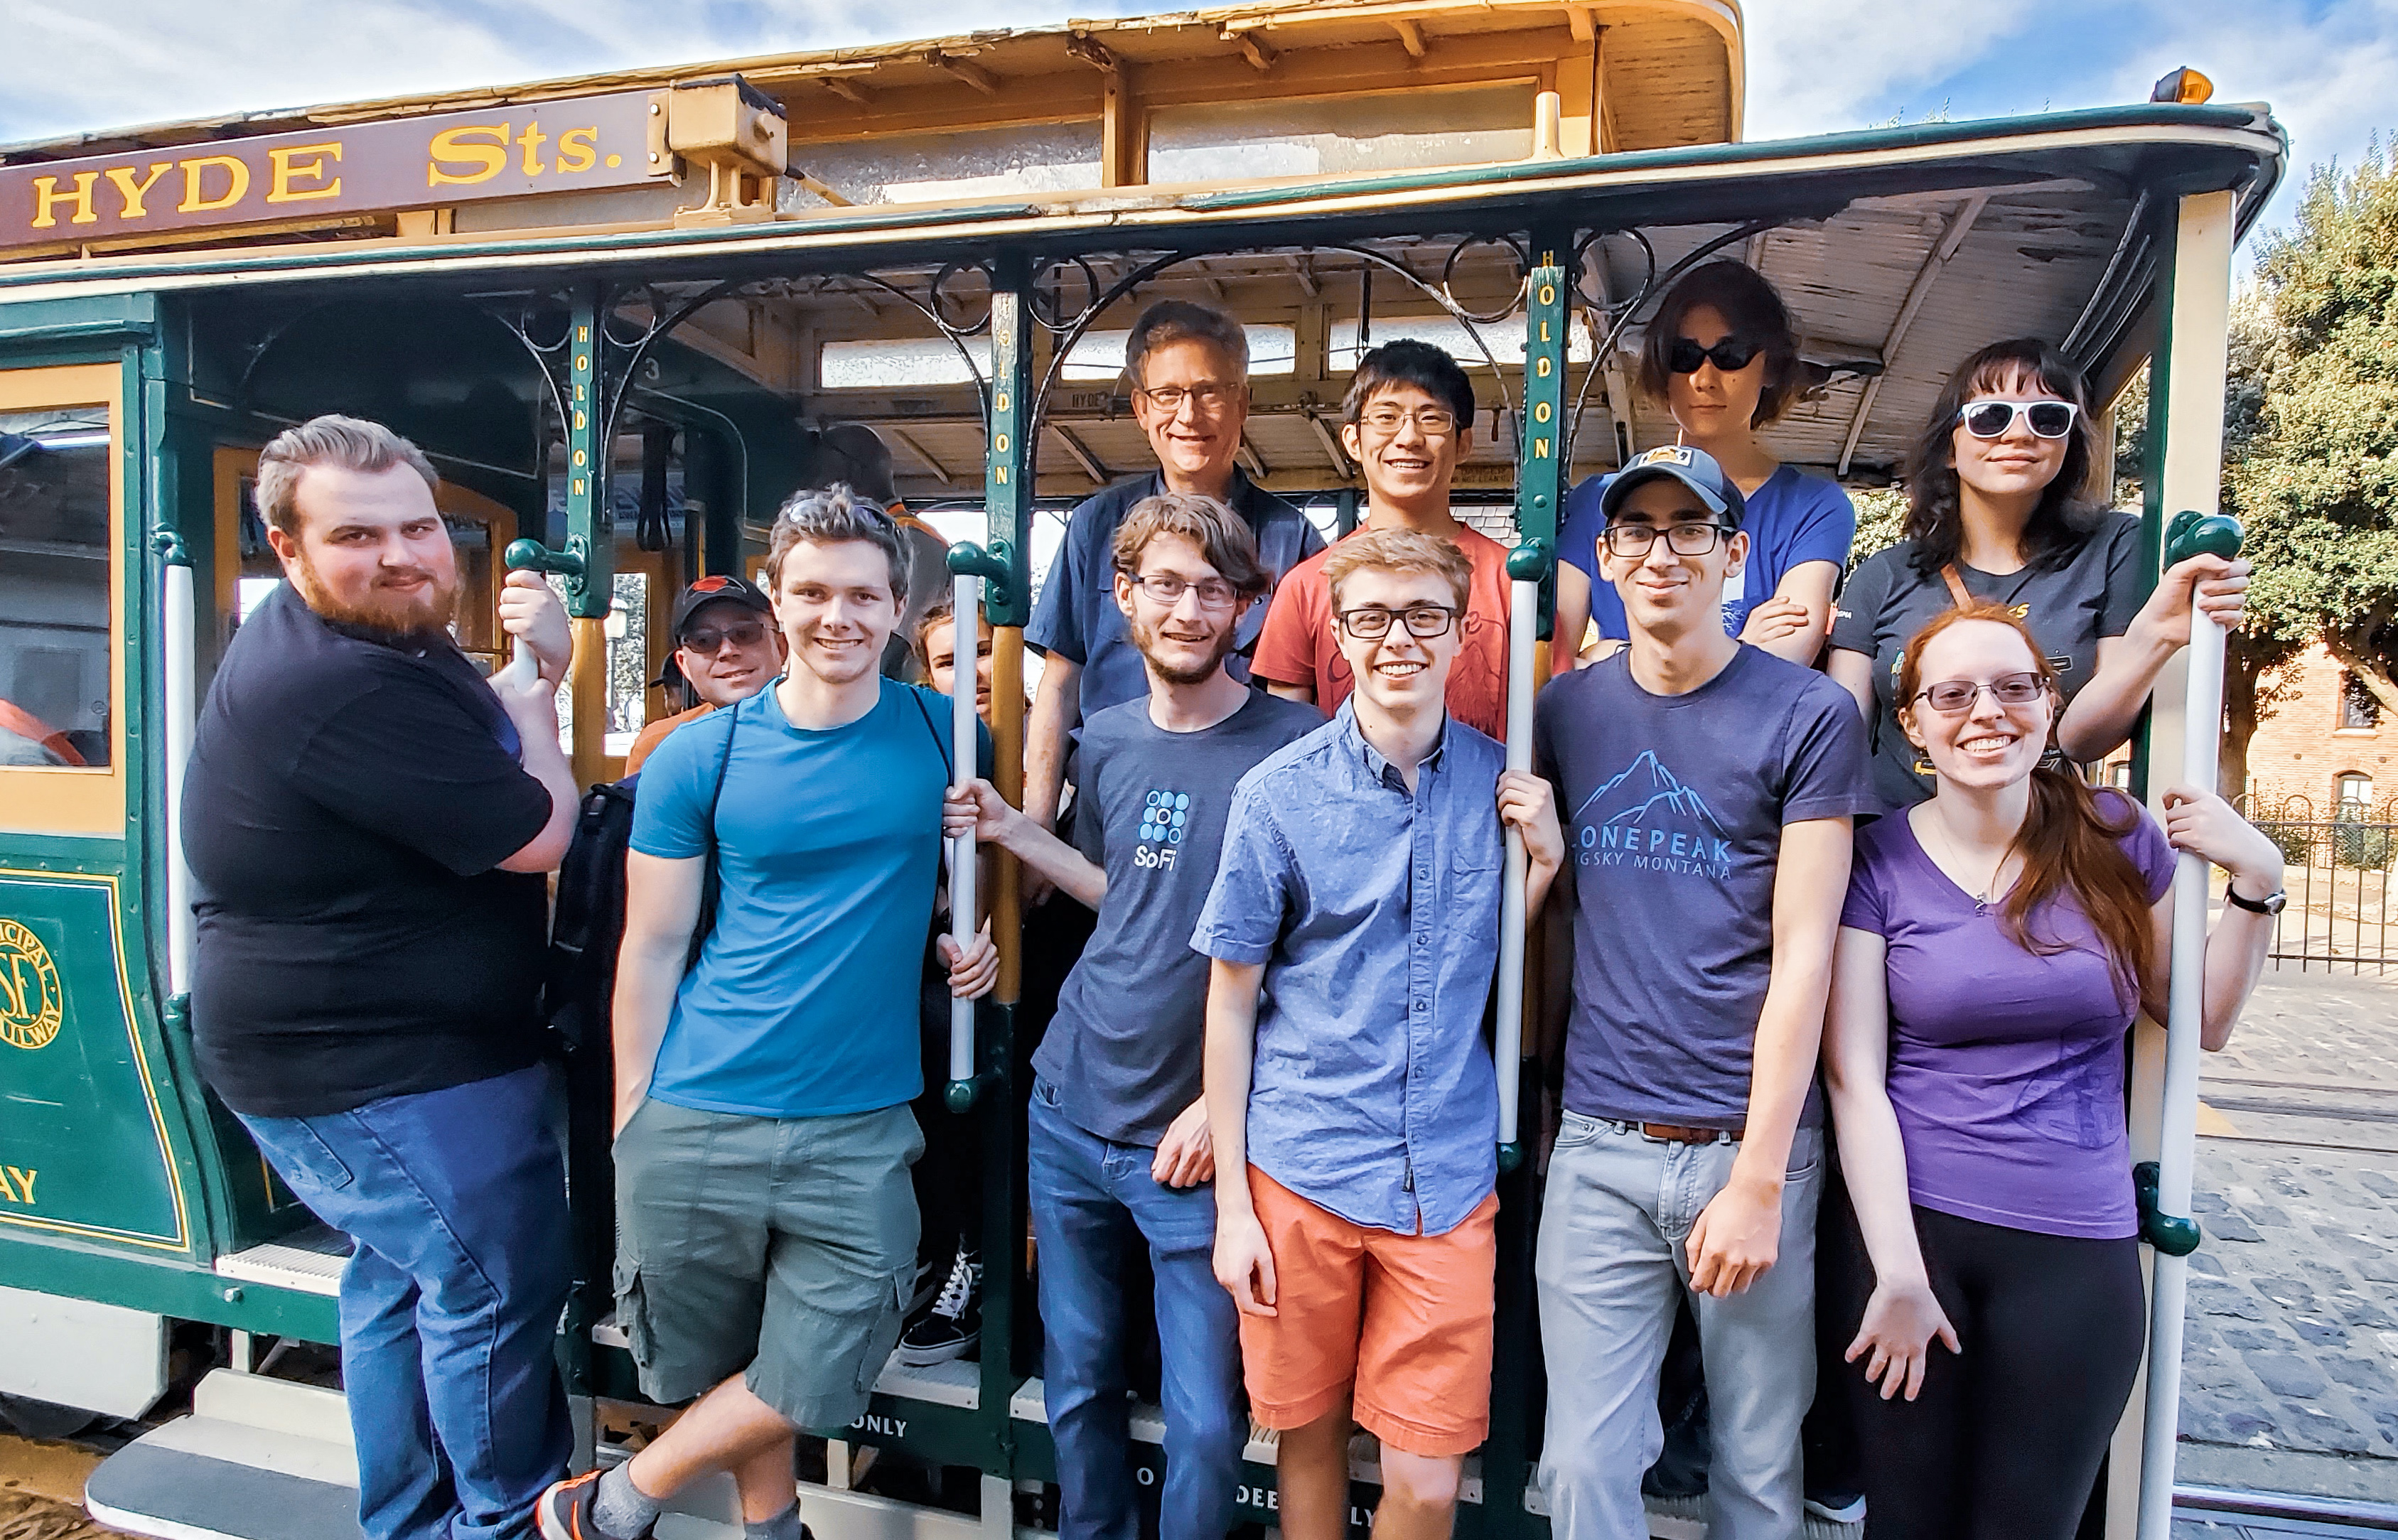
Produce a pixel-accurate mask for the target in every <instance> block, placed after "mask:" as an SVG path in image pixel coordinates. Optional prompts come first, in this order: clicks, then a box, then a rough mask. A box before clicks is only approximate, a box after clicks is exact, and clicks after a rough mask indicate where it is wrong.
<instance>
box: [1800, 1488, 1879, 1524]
mask: <svg viewBox="0 0 2398 1540" xmlns="http://www.w3.org/2000/svg"><path fill="white" fill-rule="evenodd" d="M1806 1506H1807V1511H1808V1512H1809V1513H1812V1514H1813V1515H1814V1516H1815V1517H1816V1518H1818V1519H1821V1520H1825V1522H1826V1523H1832V1524H1862V1523H1864V1522H1865V1519H1866V1494H1865V1493H1862V1492H1841V1491H1839V1490H1837V1489H1835V1490H1833V1491H1829V1492H1811V1493H1808V1494H1807V1504H1806Z"/></svg>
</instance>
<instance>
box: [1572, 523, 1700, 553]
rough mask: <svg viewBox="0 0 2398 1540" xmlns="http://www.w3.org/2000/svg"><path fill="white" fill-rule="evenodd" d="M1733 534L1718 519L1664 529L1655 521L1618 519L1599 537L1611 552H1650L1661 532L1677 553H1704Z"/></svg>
mask: <svg viewBox="0 0 2398 1540" xmlns="http://www.w3.org/2000/svg"><path fill="white" fill-rule="evenodd" d="M1661 534H1662V535H1664V537H1665V548H1666V549H1667V550H1669V551H1672V552H1673V553H1674V554H1675V555H1676V556H1704V555H1706V554H1707V552H1709V551H1711V550H1713V549H1715V548H1716V545H1717V543H1718V541H1721V540H1724V539H1726V538H1728V537H1729V536H1730V535H1731V534H1732V532H1731V531H1730V530H1728V529H1726V528H1724V527H1723V526H1722V525H1721V524H1717V523H1705V524H1668V525H1666V526H1665V527H1664V529H1662V530H1661V529H1659V528H1658V527H1657V526H1656V525H1654V524H1634V523H1616V524H1610V525H1608V526H1607V528H1605V529H1603V530H1601V531H1599V533H1598V538H1599V543H1600V544H1601V545H1604V546H1605V547H1607V554H1608V555H1610V556H1622V557H1641V556H1646V555H1648V554H1649V550H1650V547H1652V546H1654V545H1656V544H1657V537H1658V536H1659V535H1661Z"/></svg>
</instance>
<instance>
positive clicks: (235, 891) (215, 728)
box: [183, 584, 549, 1117]
mask: <svg viewBox="0 0 2398 1540" xmlns="http://www.w3.org/2000/svg"><path fill="white" fill-rule="evenodd" d="M517 748H518V738H517V734H516V729H515V725H514V724H513V723H510V722H509V721H508V719H507V716H506V714H505V712H503V711H502V710H501V709H500V705H499V701H498V700H497V699H496V698H495V697H494V696H492V692H491V688H490V686H488V685H486V684H485V683H484V682H483V681H482V677H481V676H480V675H479V674H478V673H477V672H476V671H475V669H474V666H473V665H472V664H470V663H468V662H467V661H466V660H465V657H464V656H462V655H460V654H459V652H458V650H457V649H456V648H455V647H453V646H451V644H450V642H449V640H448V639H447V638H446V637H439V636H435V637H430V638H426V639H421V640H420V641H419V642H414V643H407V644H397V645H396V644H393V643H390V642H381V641H372V640H368V639H366V638H364V637H362V636H360V635H356V634H352V633H350V632H348V631H346V630H344V629H341V628H336V627H334V626H331V625H329V624H327V623H326V622H325V621H323V620H321V619H319V618H318V617H317V615H316V614H315V613H314V612H313V611H311V610H310V609H309V608H308V607H307V605H306V604H305V603H303V601H301V599H300V596H299V595H298V594H296V593H294V592H293V591H292V589H291V588H290V585H288V584H286V585H284V586H282V587H280V588H276V590H275V593H274V594H273V596H272V597H270V598H269V599H268V600H267V601H265V602H264V603H263V604H261V605H260V606H259V607H258V608H257V610H256V611H255V612H253V613H252V614H251V615H250V616H249V619H248V620H247V621H246V622H244V623H243V625H242V628H241V630H240V631H239V633H238V634H236V636H235V638H234V640H233V644H232V645H231V646H230V647H228V648H226V649H225V655H224V661H223V662H222V664H221V665H219V667H218V669H217V675H216V682H215V683H214V684H212V685H211V686H210V687H209V698H208V704H207V706H206V707H205V708H204V709H202V710H201V712H200V720H199V731H198V735H197V737H196V738H195V742H194V744H193V747H192V759H191V765H190V768H189V770H188V771H187V772H186V774H185V777H184V780H183V851H184V854H185V855H186V857H188V858H189V859H190V861H191V865H192V876H193V880H194V888H195V894H196V898H195V901H194V903H193V906H192V907H193V909H194V912H195V913H197V915H198V916H199V950H198V955H197V957H196V959H195V966H194V970H193V979H192V1033H193V1037H194V1040H195V1044H196V1045H197V1047H198V1049H199V1061H200V1069H201V1073H202V1074H205V1075H206V1076H207V1077H208V1081H209V1085H211V1086H213V1087H216V1090H217V1093H218V1094H219V1095H220V1096H222V1097H223V1098H224V1100H225V1101H226V1103H227V1104H228V1105H230V1106H232V1107H233V1109H234V1110H235V1111H236V1112H242V1113H248V1114H251V1115H253V1116H266V1117H308V1116H317V1115H320V1114H327V1113H335V1112H343V1111H346V1110H347V1109H349V1108H352V1107H356V1106H358V1105H361V1104H363V1103H365V1102H368V1101H376V1100H379V1099H381V1098H384V1097H389V1096H404V1095H409V1094H412V1093H414V1092H418V1091H429V1090H438V1089H441V1088H442V1087H448V1086H460V1085H465V1083H467V1082H468V1081H472V1080H482V1079H487V1078H489V1077H491V1076H492V1075H498V1074H508V1073H510V1072H512V1071H515V1070H519V1069H522V1068H524V1067H525V1066H527V1065H529V1064H531V1063H532V1062H534V1060H536V1059H538V1058H539V1057H540V1053H541V1035H540V1019H539V1004H540V1001H539V996H540V993H541V975H542V950H543V941H544V938H543V932H544V929H545V927H546V922H547V918H548V894H547V889H546V884H545V881H544V879H543V878H542V877H541V876H540V875H538V874H537V873H530V872H512V871H497V870H495V868H496V867H497V866H498V864H499V863H500V862H501V861H504V860H505V859H507V858H509V857H510V856H512V855H514V854H515V853H516V852H517V851H519V850H520V849H522V848H523V847H524V846H525V845H526V844H528V843H530V842H531V841H532V838H533V836H534V835H536V834H538V833H540V832H541V830H542V827H543V825H544V824H546V822H547V821H548V818H549V793H548V792H547V791H546V790H545V789H544V788H543V787H542V785H541V783H540V782H539V781H536V780H534V779H533V778H532V777H531V776H529V775H527V774H525V772H524V770H523V769H522V768H521V767H520V766H519V764H518V763H517V757H516V755H517Z"/></svg>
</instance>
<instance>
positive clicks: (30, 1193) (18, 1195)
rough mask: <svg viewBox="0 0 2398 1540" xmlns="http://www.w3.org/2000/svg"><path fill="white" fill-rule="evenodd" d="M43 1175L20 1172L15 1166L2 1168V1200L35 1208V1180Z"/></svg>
mask: <svg viewBox="0 0 2398 1540" xmlns="http://www.w3.org/2000/svg"><path fill="white" fill-rule="evenodd" d="M41 1174H42V1173H41V1172H39V1171H27V1170H20V1169H18V1168H17V1167H14V1166H0V1198H6V1199H7V1200H8V1201H9V1202H11V1203H21V1204H24V1205H25V1206H26V1207H27V1208H31V1207H33V1203H34V1178H35V1177H38V1176H40V1175H41ZM12 1183H13V1184H14V1185H13V1186H12V1185H11V1184H12Z"/></svg>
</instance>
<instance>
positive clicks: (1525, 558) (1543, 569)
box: [1507, 534, 1549, 583]
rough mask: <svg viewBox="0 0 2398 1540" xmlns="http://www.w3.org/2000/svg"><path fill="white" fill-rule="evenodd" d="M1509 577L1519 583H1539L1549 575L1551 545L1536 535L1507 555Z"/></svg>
mask: <svg viewBox="0 0 2398 1540" xmlns="http://www.w3.org/2000/svg"><path fill="white" fill-rule="evenodd" d="M1507 575H1508V576H1509V577H1511V578H1513V579H1515V580H1516V582H1518V583H1538V582H1541V581H1542V580H1543V579H1544V578H1546V577H1547V576H1548V575H1549V543H1548V542H1547V541H1546V540H1544V539H1543V538H1541V537H1540V536H1539V535H1537V534H1536V535H1534V536H1532V538H1530V539H1529V540H1527V541H1525V542H1524V543H1523V544H1522V545H1520V546H1517V547H1516V548H1515V549H1514V550H1511V551H1509V552H1508V553H1507Z"/></svg>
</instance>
